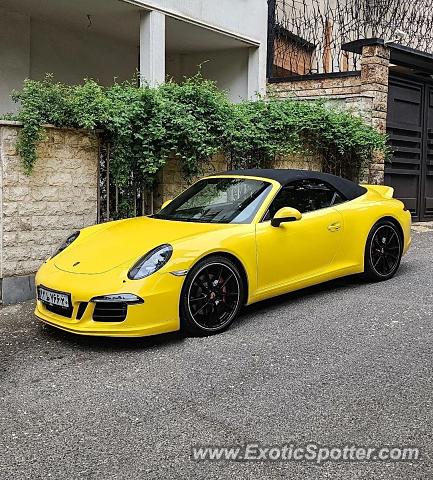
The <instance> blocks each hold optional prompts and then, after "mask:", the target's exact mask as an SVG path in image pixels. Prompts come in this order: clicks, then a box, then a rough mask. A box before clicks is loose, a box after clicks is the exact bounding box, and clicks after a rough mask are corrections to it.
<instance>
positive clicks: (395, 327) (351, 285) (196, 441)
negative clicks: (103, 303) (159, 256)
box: [0, 225, 433, 480]
mask: <svg viewBox="0 0 433 480" xmlns="http://www.w3.org/2000/svg"><path fill="white" fill-rule="evenodd" d="M413 235H414V239H413V240H414V241H413V247H412V249H411V250H410V253H409V254H408V255H407V256H406V257H404V259H403V262H402V265H401V268H400V270H399V272H398V274H397V275H396V276H395V278H393V279H392V280H390V281H388V282H385V283H377V284H365V283H362V282H361V281H360V280H359V279H358V278H350V279H346V280H339V281H336V282H331V283H328V284H326V285H322V286H320V287H315V288H311V289H308V290H305V291H302V292H297V293H294V294H291V295H286V296H283V297H279V298H277V299H273V300H271V301H266V302H262V303H260V304H258V305H254V306H251V307H249V308H247V309H245V311H244V312H243V314H242V317H241V318H240V319H239V321H238V322H237V323H236V324H235V325H234V326H233V327H232V328H231V329H230V330H229V331H228V332H226V333H224V334H222V335H219V336H215V337H209V338H184V337H182V336H181V335H179V334H170V335H164V336H160V337H154V338H147V339H132V340H131V339H129V340H128V339H103V338H85V337H78V336H74V335H71V334H67V333H63V332H60V331H57V330H54V329H52V328H50V327H48V326H45V325H42V324H41V323H39V321H37V320H35V319H34V317H33V313H32V311H33V303H32V302H28V303H25V304H21V305H17V306H10V307H4V308H1V309H0V478H2V479H3V478H4V479H14V480H19V479H27V478H28V479H36V478H38V479H39V478H40V479H42V478H43V479H47V478H53V479H56V480H60V479H68V480H76V479H81V478H86V479H104V480H107V479H134V480H135V479H164V480H165V479H167V480H168V479H188V480H190V479H191V480H192V479H209V480H210V479H226V478H230V479H302V480H310V479H311V480H314V479H347V480H349V479H350V480H357V479H363V480H364V479H375V480H376V479H392V480H396V479H404V480H413V479H432V478H433V464H432V460H433V446H432V443H433V409H432V391H433V390H432V383H433V328H432V321H433V225H422V226H416V227H415V229H414V233H413ZM246 442H259V443H260V444H262V445H282V444H284V443H290V442H292V443H294V444H297V445H298V444H307V443H309V442H315V443H318V444H321V445H330V446H333V445H347V444H356V445H373V446H382V445H384V446H387V445H391V446H405V445H411V446H415V447H417V448H419V450H420V453H421V459H420V460H418V461H410V462H394V463H392V462H378V461H374V462H366V461H363V462H325V463H323V464H322V465H316V464H312V463H311V462H306V461H298V462H293V461H275V462H264V461H254V462H242V461H213V462H206V461H204V462H194V461H192V460H191V458H190V454H191V446H192V445H228V446H229V445H243V444H245V443H246Z"/></svg>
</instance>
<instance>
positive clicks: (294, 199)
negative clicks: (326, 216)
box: [264, 179, 345, 220]
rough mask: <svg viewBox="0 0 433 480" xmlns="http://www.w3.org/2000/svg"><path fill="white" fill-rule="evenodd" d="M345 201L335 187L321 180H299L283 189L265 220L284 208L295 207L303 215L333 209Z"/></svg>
mask: <svg viewBox="0 0 433 480" xmlns="http://www.w3.org/2000/svg"><path fill="white" fill-rule="evenodd" d="M344 201H345V200H344V198H343V197H342V195H341V194H340V193H339V192H338V191H337V190H335V189H334V188H333V187H331V186H330V185H328V184H327V183H324V182H322V181H320V180H314V179H311V180H299V181H297V182H293V183H291V184H289V185H286V186H285V187H283V188H282V189H281V190H280V191H279V192H278V194H277V196H276V197H275V199H274V201H273V202H272V204H271V206H270V207H269V211H268V213H267V214H266V217H265V218H264V220H269V219H270V218H272V217H273V216H274V215H275V213H276V212H277V211H278V210H279V209H280V208H283V207H293V208H296V209H297V210H299V211H300V212H301V213H307V212H312V211H314V210H320V209H321V208H327V207H331V206H333V205H337V204H339V203H343V202H344Z"/></svg>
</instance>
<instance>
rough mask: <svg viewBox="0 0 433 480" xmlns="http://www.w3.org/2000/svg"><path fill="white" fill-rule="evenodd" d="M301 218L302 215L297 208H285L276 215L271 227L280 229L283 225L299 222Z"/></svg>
mask: <svg viewBox="0 0 433 480" xmlns="http://www.w3.org/2000/svg"><path fill="white" fill-rule="evenodd" d="M301 218H302V213H301V212H300V211H299V210H296V208H292V207H283V208H280V209H279V210H278V212H277V213H276V214H275V215H274V218H273V219H272V220H271V225H272V226H273V227H279V226H280V225H281V224H282V223H287V222H297V221H298V220H301Z"/></svg>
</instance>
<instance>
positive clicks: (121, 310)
mask: <svg viewBox="0 0 433 480" xmlns="http://www.w3.org/2000/svg"><path fill="white" fill-rule="evenodd" d="M127 312H128V305H127V304H126V303H124V302H98V303H95V310H94V311H93V320H94V321H95V322H123V321H124V320H125V318H126V314H127Z"/></svg>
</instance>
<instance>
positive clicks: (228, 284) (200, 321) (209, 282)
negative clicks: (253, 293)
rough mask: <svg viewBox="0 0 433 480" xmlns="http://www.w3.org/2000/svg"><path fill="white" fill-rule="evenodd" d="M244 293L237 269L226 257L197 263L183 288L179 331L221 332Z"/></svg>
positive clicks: (190, 332) (239, 305)
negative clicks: (180, 329)
mask: <svg viewBox="0 0 433 480" xmlns="http://www.w3.org/2000/svg"><path fill="white" fill-rule="evenodd" d="M244 292H245V289H244V285H243V281H242V277H241V274H240V272H239V269H238V267H237V266H236V265H235V264H234V263H233V262H232V261H230V260H229V259H227V258H225V257H220V256H213V257H208V258H206V259H204V260H203V261H201V262H199V263H197V265H195V266H194V267H193V268H192V269H191V270H190V272H189V273H188V276H187V277H186V279H185V283H184V286H183V288H182V293H181V301H180V319H181V328H182V330H185V331H186V332H187V333H189V334H192V335H198V336H205V335H213V334H216V333H221V332H223V331H224V330H226V329H227V328H228V327H229V326H230V325H231V324H232V323H233V321H234V320H235V318H236V317H237V315H238V313H239V311H240V309H241V308H242V305H243V303H244V296H245V293H244Z"/></svg>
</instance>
